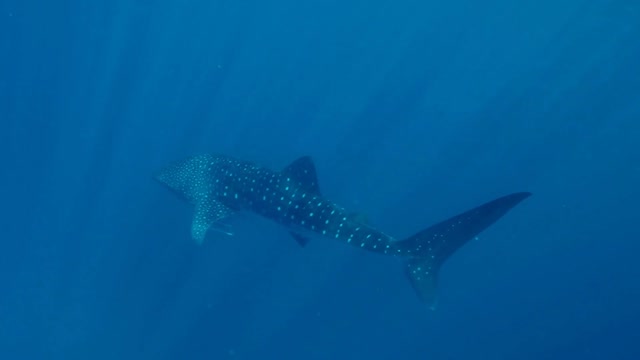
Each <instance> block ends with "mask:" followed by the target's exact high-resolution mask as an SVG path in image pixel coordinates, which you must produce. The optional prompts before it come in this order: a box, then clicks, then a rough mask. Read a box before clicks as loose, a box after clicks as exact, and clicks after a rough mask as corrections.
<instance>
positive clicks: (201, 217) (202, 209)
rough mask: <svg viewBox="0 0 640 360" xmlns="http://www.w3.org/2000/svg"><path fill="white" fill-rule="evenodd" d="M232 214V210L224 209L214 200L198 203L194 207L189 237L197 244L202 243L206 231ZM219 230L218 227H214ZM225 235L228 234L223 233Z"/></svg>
mask: <svg viewBox="0 0 640 360" xmlns="http://www.w3.org/2000/svg"><path fill="white" fill-rule="evenodd" d="M232 214H233V210H231V209H230V208H228V207H226V206H225V205H224V204H223V203H221V202H219V201H215V200H210V201H200V202H198V203H196V205H195V213H194V215H193V222H192V224H191V237H192V238H193V239H194V240H195V241H196V243H198V245H200V244H202V243H203V242H204V237H205V236H206V235H207V231H208V230H209V228H211V227H212V225H214V224H215V223H216V222H218V221H220V220H222V219H224V218H226V217H228V216H229V215H232ZM215 228H216V229H218V230H219V229H220V227H215ZM224 232H225V233H226V234H230V232H227V231H224Z"/></svg>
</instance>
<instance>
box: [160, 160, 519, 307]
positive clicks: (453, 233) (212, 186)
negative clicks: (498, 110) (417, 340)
mask: <svg viewBox="0 0 640 360" xmlns="http://www.w3.org/2000/svg"><path fill="white" fill-rule="evenodd" d="M156 179H157V180H158V181H160V182H161V183H163V184H164V185H166V186H167V187H168V188H169V189H171V190H172V191H174V192H175V193H177V194H178V195H180V196H181V197H182V198H184V199H185V200H187V201H188V202H190V203H191V204H193V205H194V209H195V214H194V218H193V223H192V227H191V235H192V237H193V238H194V239H195V240H196V241H197V242H198V243H202V242H203V241H204V238H205V235H206V234H207V231H208V230H209V229H210V228H211V227H214V228H215V227H216V226H217V224H218V223H219V222H220V221H221V220H223V219H224V218H226V217H228V216H230V215H232V214H233V213H235V212H238V211H250V212H254V213H256V214H259V215H261V216H264V217H265V218H268V219H270V220H273V221H275V222H276V223H279V224H281V225H283V226H285V227H286V228H288V229H290V230H291V231H293V232H294V237H295V238H296V239H297V240H299V242H300V240H301V239H303V238H302V236H300V235H298V234H299V233H300V232H303V233H314V234H317V235H321V236H324V237H327V238H332V239H335V240H337V241H342V242H344V243H347V244H349V245H352V246H355V247H357V248H361V249H364V250H368V251H371V252H375V253H380V254H386V255H391V256H396V257H404V258H407V264H406V268H405V270H406V271H405V272H406V275H407V277H408V278H409V279H410V281H411V283H412V285H413V287H414V288H415V290H416V291H417V293H418V295H419V296H420V298H421V299H422V300H423V301H425V302H427V303H431V304H433V303H434V301H435V288H436V280H437V271H438V269H439V267H440V266H441V265H442V263H443V262H444V261H445V260H446V259H447V258H448V257H449V256H450V255H451V254H453V253H454V252H455V251H456V250H457V249H458V248H459V247H460V246H462V245H463V244H464V243H466V242H467V241H468V240H470V239H472V238H474V237H475V236H476V235H477V234H478V233H480V232H481V231H482V230H484V229H485V228H487V227H488V226H489V225H491V224H492V223H494V222H495V221H496V220H498V219H499V218H500V217H502V216H503V215H504V214H505V213H506V212H507V211H508V210H510V209H511V208H512V207H513V206H515V205H517V204H518V203H519V202H520V201H522V200H523V199H525V198H526V197H528V196H529V195H530V194H529V193H524V192H523V193H515V194H511V195H507V196H504V197H502V198H499V199H496V200H494V201H492V202H489V203H486V204H484V205H481V206H479V207H477V208H474V209H472V210H470V211H467V212H465V213H463V214H460V215H458V216H455V217H453V218H451V219H448V220H445V221H443V222H441V223H438V224H436V225H433V226H431V227H429V228H427V229H425V230H423V231H421V232H419V233H417V234H416V235H414V236H412V237H409V238H408V239H406V240H402V241H398V240H396V239H394V238H392V237H391V236H389V235H387V234H385V233H383V232H381V231H379V230H377V229H375V228H373V227H371V226H370V225H368V224H365V223H363V222H362V221H359V219H358V218H357V217H354V216H352V215H350V214H349V213H348V212H347V211H346V210H345V209H343V208H342V207H340V206H338V205H336V204H334V203H333V202H331V201H329V200H327V199H326V198H324V197H323V196H322V195H321V194H320V189H319V186H318V181H317V176H316V170H315V166H314V164H313V162H312V160H311V159H310V158H309V157H306V156H305V157H301V158H299V159H297V160H296V161H294V162H293V163H291V164H290V165H289V166H288V167H286V168H285V169H284V170H283V171H273V170H270V169H267V168H264V167H261V166H258V165H255V164H253V163H250V162H246V161H241V160H237V159H234V158H231V157H227V156H224V155H218V154H204V155H197V156H193V157H190V158H188V159H184V160H182V161H178V162H175V163H173V164H171V165H169V166H167V167H165V168H164V169H162V170H161V171H160V172H159V173H158V174H156ZM301 244H302V243H301Z"/></svg>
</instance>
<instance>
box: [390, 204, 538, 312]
mask: <svg viewBox="0 0 640 360" xmlns="http://www.w3.org/2000/svg"><path fill="white" fill-rule="evenodd" d="M529 196H531V193H528V192H519V193H514V194H511V195H507V196H503V197H501V198H498V199H495V200H493V201H490V202H488V203H486V204H483V205H480V206H478V207H476V208H474V209H471V210H469V211H467V212H464V213H462V214H460V215H456V216H454V217H452V218H450V219H447V220H445V221H442V222H440V223H437V224H435V225H433V226H431V227H429V228H427V229H425V230H422V231H420V232H419V233H417V234H415V235H413V236H411V237H409V238H408V239H406V240H403V241H399V242H398V243H397V244H396V246H397V248H398V249H402V250H403V251H402V252H403V253H405V252H410V253H411V254H413V257H412V258H410V259H409V261H408V262H407V264H406V268H405V272H406V275H407V277H408V278H409V280H410V281H411V285H412V286H413V288H414V289H415V291H416V293H417V294H418V296H419V297H420V299H421V300H422V301H423V302H425V303H427V304H429V305H431V306H432V307H433V306H434V305H435V302H436V299H437V294H436V288H437V280H438V270H439V269H440V266H442V264H443V263H444V262H445V261H446V260H447V259H448V258H449V256H451V255H452V254H453V253H454V252H455V251H456V250H458V249H459V248H460V247H461V246H462V245H464V244H465V243H466V242H468V241H469V240H471V239H473V238H474V237H476V236H477V235H478V234H479V233H480V232H482V231H483V230H484V229H486V228H488V227H489V226H491V225H492V224H493V223H495V222H496V221H497V220H498V219H500V218H501V217H502V216H504V215H505V214H506V213H507V212H508V211H509V210H511V208H513V207H514V206H516V205H517V204H518V203H520V202H521V201H522V200H524V199H526V198H527V197H529Z"/></svg>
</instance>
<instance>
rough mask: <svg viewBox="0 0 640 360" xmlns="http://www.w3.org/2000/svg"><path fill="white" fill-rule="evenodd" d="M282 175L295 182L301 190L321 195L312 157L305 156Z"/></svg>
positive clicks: (285, 169)
mask: <svg viewBox="0 0 640 360" xmlns="http://www.w3.org/2000/svg"><path fill="white" fill-rule="evenodd" d="M282 173H283V174H285V175H287V176H289V177H290V178H291V180H292V181H295V182H296V183H297V184H296V185H298V186H299V187H300V188H302V189H305V190H307V191H311V192H314V193H316V194H320V186H319V185H318V175H317V174H316V166H315V165H314V164H313V160H311V157H310V156H303V157H300V158H298V159H296V160H294V161H293V162H292V163H291V164H289V165H288V166H287V167H286V168H284V170H282Z"/></svg>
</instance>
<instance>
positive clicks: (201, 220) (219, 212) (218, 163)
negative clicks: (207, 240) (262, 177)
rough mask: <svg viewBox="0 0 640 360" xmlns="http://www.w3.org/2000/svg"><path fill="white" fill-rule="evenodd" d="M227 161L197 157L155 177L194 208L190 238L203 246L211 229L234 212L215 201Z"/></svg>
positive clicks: (162, 171)
mask: <svg viewBox="0 0 640 360" xmlns="http://www.w3.org/2000/svg"><path fill="white" fill-rule="evenodd" d="M227 162H228V160H226V159H225V158H224V157H222V156H217V155H198V156H193V157H190V158H187V159H184V160H180V161H176V162H174V163H172V164H170V165H168V166H166V167H164V168H163V169H161V170H160V171H159V172H157V173H156V174H155V176H154V178H155V179H156V180H157V181H158V182H160V183H161V184H163V185H164V186H166V187H167V188H169V189H170V190H171V191H172V192H174V193H175V194H177V195H178V196H179V197H180V198H181V199H183V200H185V201H187V202H189V203H190V204H192V205H194V207H195V214H194V217H193V223H192V225H191V235H192V237H193V238H194V239H195V240H196V242H197V243H199V244H201V243H202V242H203V241H204V237H205V235H206V233H207V231H208V229H209V228H210V227H211V226H212V225H213V224H214V223H215V222H216V221H218V220H220V219H222V218H224V217H226V216H228V215H229V214H230V213H232V211H231V209H229V208H228V207H227V206H225V205H224V204H223V203H222V202H220V201H218V200H217V199H216V196H215V195H216V189H219V188H220V186H221V183H220V172H221V169H224V167H225V164H226V163H227Z"/></svg>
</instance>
